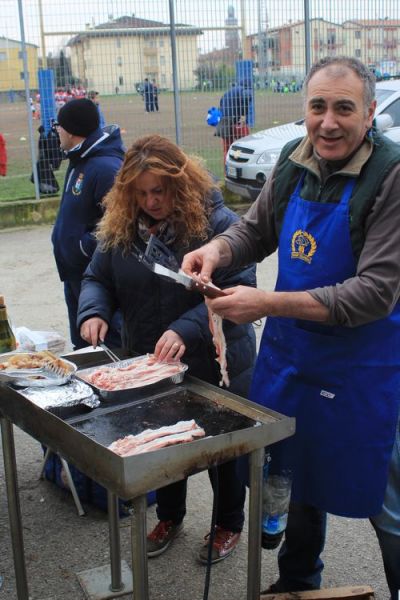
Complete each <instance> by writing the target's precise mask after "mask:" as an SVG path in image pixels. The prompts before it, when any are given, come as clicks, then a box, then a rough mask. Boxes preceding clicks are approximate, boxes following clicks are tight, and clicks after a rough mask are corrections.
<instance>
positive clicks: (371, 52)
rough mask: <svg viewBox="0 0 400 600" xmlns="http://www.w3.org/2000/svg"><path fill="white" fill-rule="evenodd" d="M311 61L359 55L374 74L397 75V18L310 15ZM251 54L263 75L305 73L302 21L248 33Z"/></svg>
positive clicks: (399, 22)
mask: <svg viewBox="0 0 400 600" xmlns="http://www.w3.org/2000/svg"><path fill="white" fill-rule="evenodd" d="M309 35H310V61H311V64H312V63H314V62H316V61H317V60H319V59H320V58H323V57H324V56H337V55H347V56H354V57H355V58H359V59H360V60H361V61H362V62H364V63H365V64H367V65H369V66H370V67H371V69H373V70H374V71H375V72H376V73H377V75H381V76H383V75H390V76H394V75H400V53H399V41H400V20H389V19H376V20H357V21H344V22H343V23H334V22H331V21H326V20H325V19H311V20H310V23H309ZM248 38H249V41H248V44H249V46H250V48H251V50H250V52H251V56H252V59H253V61H254V63H255V65H256V71H258V69H259V66H260V65H264V73H261V69H259V71H260V72H259V73H258V74H259V75H260V76H262V75H264V76H265V77H266V78H267V79H269V80H270V79H279V78H283V79H287V78H295V79H297V80H302V79H303V78H304V75H305V47H306V35H305V24H304V21H297V22H294V23H287V24H285V25H282V26H280V27H275V28H271V29H268V30H267V31H263V32H261V34H260V33H258V34H254V35H251V36H248Z"/></svg>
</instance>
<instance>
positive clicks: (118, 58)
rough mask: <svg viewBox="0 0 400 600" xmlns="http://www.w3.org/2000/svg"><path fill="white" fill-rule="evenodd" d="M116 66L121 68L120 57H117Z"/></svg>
mask: <svg viewBox="0 0 400 600" xmlns="http://www.w3.org/2000/svg"><path fill="white" fill-rule="evenodd" d="M117 65H118V66H119V67H122V56H117Z"/></svg>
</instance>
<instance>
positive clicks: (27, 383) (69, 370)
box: [0, 352, 78, 387]
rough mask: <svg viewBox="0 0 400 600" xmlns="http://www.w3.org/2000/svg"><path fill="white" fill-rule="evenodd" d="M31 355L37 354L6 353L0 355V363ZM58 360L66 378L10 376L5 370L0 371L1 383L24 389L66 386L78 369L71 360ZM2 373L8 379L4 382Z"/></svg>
mask: <svg viewBox="0 0 400 600" xmlns="http://www.w3.org/2000/svg"><path fill="white" fill-rule="evenodd" d="M30 354H36V352H6V353H4V354H0V363H5V362H7V361H8V360H9V359H10V358H12V357H13V356H24V355H30ZM57 360H59V361H60V363H61V364H62V366H63V367H64V368H65V371H66V375H65V376H64V377H57V378H54V379H53V378H51V379H50V378H49V379H39V378H37V379H36V378H35V374H32V375H31V376H27V375H21V376H20V375H8V374H7V369H4V370H0V382H3V383H8V384H10V383H11V384H13V385H17V386H22V387H50V386H54V385H64V383H67V382H68V381H70V379H71V377H72V375H73V374H74V373H75V371H77V369H78V367H77V366H76V365H75V364H74V363H72V362H70V361H69V360H66V359H65V358H57ZM2 373H5V374H6V375H7V379H6V378H4V379H3V381H2V379H1V374H2Z"/></svg>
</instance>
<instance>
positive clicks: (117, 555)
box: [76, 490, 140, 600]
mask: <svg viewBox="0 0 400 600" xmlns="http://www.w3.org/2000/svg"><path fill="white" fill-rule="evenodd" d="M107 502H108V506H107V508H108V531H109V540H110V565H104V566H102V567H95V568H94V569H88V570H87V571H81V572H80V573H77V574H76V575H77V577H78V580H79V583H80V585H81V587H82V589H83V590H84V592H85V596H86V598H88V600H106V599H108V598H117V597H118V596H125V595H126V594H129V593H130V592H132V590H133V583H132V572H131V570H130V569H129V567H128V565H127V564H126V562H125V561H124V560H123V561H121V551H120V535H119V517H118V498H117V496H116V495H115V494H113V493H112V492H110V491H109V490H107ZM110 581H111V583H110ZM135 598H140V597H139V596H135Z"/></svg>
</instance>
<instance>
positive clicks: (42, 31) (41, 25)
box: [38, 0, 47, 69]
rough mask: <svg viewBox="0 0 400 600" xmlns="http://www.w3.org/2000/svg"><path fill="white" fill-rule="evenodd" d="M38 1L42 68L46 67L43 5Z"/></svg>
mask: <svg viewBox="0 0 400 600" xmlns="http://www.w3.org/2000/svg"><path fill="white" fill-rule="evenodd" d="M38 1H39V4H38V6H39V27H40V45H41V47H42V69H47V57H46V41H45V35H44V24H43V6H42V0H38Z"/></svg>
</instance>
